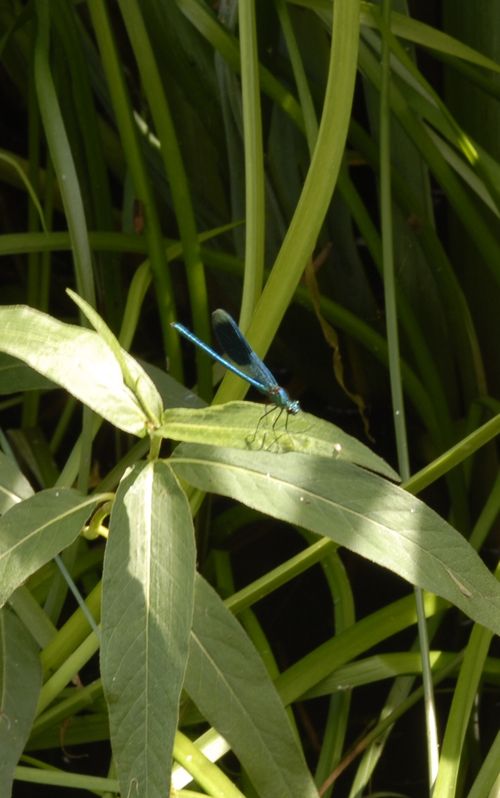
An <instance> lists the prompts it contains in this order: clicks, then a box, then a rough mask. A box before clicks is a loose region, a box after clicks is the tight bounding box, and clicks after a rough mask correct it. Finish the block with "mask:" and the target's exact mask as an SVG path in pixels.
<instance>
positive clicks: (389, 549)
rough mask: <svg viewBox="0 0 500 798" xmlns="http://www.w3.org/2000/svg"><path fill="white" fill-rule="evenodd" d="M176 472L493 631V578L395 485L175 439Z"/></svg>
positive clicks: (461, 541) (498, 609)
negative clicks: (328, 543) (383, 571)
mask: <svg viewBox="0 0 500 798" xmlns="http://www.w3.org/2000/svg"><path fill="white" fill-rule="evenodd" d="M170 462H171V464H172V467H173V468H174V469H175V472H176V473H177V474H178V475H179V477H181V478H182V479H184V480H186V482H189V483H190V484H192V485H194V486H195V487H197V488H199V489H200V490H203V491H212V492H214V493H221V494H222V495H224V496H231V497H232V498H234V499H237V500H238V501H240V502H242V503H243V504H246V505H247V506H249V507H252V508H254V509H256V510H260V511H261V512H264V513H268V514H269V515H271V516H273V517H275V518H280V519H282V520H284V521H288V522H289V523H291V524H297V525H299V526H303V527H305V528H306V529H309V530H311V531H312V532H315V533H317V534H318V535H323V536H325V537H328V538H331V539H332V540H334V541H336V542H337V543H338V544H339V545H341V546H346V547H347V548H348V549H350V550H351V551H354V552H356V553H357V554H360V555H361V556H362V557H365V558H366V559H368V560H372V561H373V562H376V563H378V564H379V565H382V566H383V567H384V568H389V569H390V570H391V571H394V573H396V574H399V575H400V576H401V577H402V578H403V579H406V580H407V581H408V582H410V583H411V584H413V585H418V586H419V587H421V588H423V589H424V590H430V591H432V592H433V593H436V594H437V595H438V596H442V597H443V598H445V599H448V600H449V601H451V602H452V603H453V604H455V605H456V606H457V607H460V609H461V610H463V612H465V613H466V615H468V616H469V617H470V618H472V619H473V620H475V621H477V622H478V623H480V624H482V625H483V626H486V627H488V628H489V629H491V630H492V631H494V632H496V633H498V632H500V584H499V583H498V582H497V580H496V579H495V578H494V577H493V576H492V574H491V573H490V572H489V571H488V569H487V568H486V566H485V565H484V564H483V563H482V561H481V559H480V558H479V556H478V555H477V554H476V552H475V551H474V550H473V549H472V547H471V546H470V545H469V544H468V543H467V541H466V540H465V538H463V537H462V535H460V534H459V533H458V532H456V530H454V529H453V527H451V526H450V525H449V524H448V523H446V521H444V520H443V519H442V518H441V517H440V516H439V515H437V513H435V512H434V511H433V510H431V509H430V508H429V507H427V505H425V504H424V503H423V502H421V501H420V500H419V499H417V498H416V497H415V496H411V495H410V494H409V493H407V492H406V491H405V490H403V489H402V488H399V487H397V486H396V485H393V484H392V483H390V482H387V481H386V480H383V479H381V478H380V477H378V476H376V475H375V474H371V473H369V472H367V471H364V470H362V469H360V468H357V467H356V466H354V465H351V464H349V463H345V462H340V461H339V460H332V459H328V458H325V457H311V456H306V455H304V454H300V453H296V452H290V453H288V454H280V455H276V454H272V453H268V452H245V451H241V450H237V449H216V448H215V447H211V446H200V445H190V444H181V445H180V446H179V447H178V448H177V449H176V451H175V454H174V457H173V458H172V459H171V461H170Z"/></svg>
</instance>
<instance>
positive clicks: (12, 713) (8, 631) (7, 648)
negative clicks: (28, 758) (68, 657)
mask: <svg viewBox="0 0 500 798" xmlns="http://www.w3.org/2000/svg"><path fill="white" fill-rule="evenodd" d="M41 684H42V669H41V667H40V658H39V656H38V648H37V646H36V644H35V641H34V640H33V638H32V637H31V635H30V634H29V632H28V631H27V630H26V627H25V626H24V625H23V624H22V623H21V621H20V620H19V619H18V618H17V616H16V615H14V613H13V612H11V611H10V610H9V609H3V610H0V707H1V715H0V751H1V752H2V755H1V756H0V794H1V795H5V796H9V795H10V794H11V792H12V781H13V777H14V770H15V767H16V765H17V763H18V761H19V757H20V756H21V754H22V752H23V750H24V746H25V745H26V740H27V739H28V737H29V733H30V731H31V726H32V724H33V720H34V717H35V711H36V706H37V701H38V695H39V692H40V687H41Z"/></svg>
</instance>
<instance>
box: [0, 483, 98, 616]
mask: <svg viewBox="0 0 500 798" xmlns="http://www.w3.org/2000/svg"><path fill="white" fill-rule="evenodd" d="M99 501H100V497H99V496H83V495H82V494H81V493H79V492H78V491H76V490H72V489H69V488H50V489H49V490H42V491H40V492H39V493H36V494H35V495H34V496H31V497H30V498H28V499H25V500H24V501H22V502H20V503H19V504H16V505H14V506H13V507H11V508H10V510H8V511H7V512H6V513H5V515H4V516H2V518H0V607H2V606H3V605H4V604H5V602H6V601H7V599H8V598H9V596H10V595H11V594H12V593H13V592H14V590H16V588H18V587H19V585H22V584H23V582H25V581H26V579H27V578H28V577H29V576H31V574H33V573H34V572H35V571H37V570H38V569H39V568H41V567H42V565H45V563H47V562H49V560H51V559H52V558H53V557H55V556H56V554H59V552H60V551H62V550H63V549H65V548H67V546H69V545H70V544H71V543H73V541H74V540H75V539H76V538H77V536H78V534H79V533H80V530H81V528H82V527H83V525H84V523H85V521H86V520H87V518H88V517H89V515H90V514H91V513H92V511H93V509H94V507H95V506H96V504H98V502H99Z"/></svg>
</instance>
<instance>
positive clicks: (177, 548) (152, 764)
mask: <svg viewBox="0 0 500 798" xmlns="http://www.w3.org/2000/svg"><path fill="white" fill-rule="evenodd" d="M194 571H195V549H194V536H193V523H192V519H191V513H190V510H189V504H188V502H187V499H186V496H185V494H184V493H183V491H182V490H181V488H180V487H179V485H178V483H177V480H176V478H175V476H174V475H173V473H172V471H171V469H170V468H169V466H168V465H165V464H164V463H161V462H156V463H147V464H138V465H136V466H135V467H134V468H133V469H132V471H131V472H129V473H128V474H127V475H126V476H125V478H124V480H123V482H122V483H121V485H120V487H119V489H118V492H117V495H116V500H115V504H114V506H113V511H112V514H111V520H110V530H109V539H108V544H107V546H106V554H105V559H104V574H103V598H102V644H101V672H102V680H103V685H104V690H105V695H106V700H107V702H108V708H109V718H110V730H111V744H112V748H113V755H114V758H115V762H116V767H117V772H118V778H119V781H120V785H121V789H122V794H123V795H129V794H130V795H133V794H134V792H135V794H136V795H141V796H142V795H144V796H148V798H164V797H165V795H168V791H169V784H170V769H171V760H172V748H173V740H174V735H175V731H176V728H177V719H178V703H179V696H180V691H181V687H182V682H183V679H184V671H185V667H186V660H187V655H188V644H189V633H190V630H191V621H192V612H193V593H194V587H193V580H194Z"/></svg>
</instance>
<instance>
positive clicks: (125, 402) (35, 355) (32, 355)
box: [0, 305, 162, 437]
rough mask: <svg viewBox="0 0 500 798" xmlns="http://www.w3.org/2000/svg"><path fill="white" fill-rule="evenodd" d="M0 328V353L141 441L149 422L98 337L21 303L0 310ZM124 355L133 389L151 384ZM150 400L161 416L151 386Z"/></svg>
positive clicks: (140, 370) (104, 344) (93, 333)
mask: <svg viewBox="0 0 500 798" xmlns="http://www.w3.org/2000/svg"><path fill="white" fill-rule="evenodd" d="M0 328H1V330H2V336H1V339H0V350H1V351H3V352H7V353H8V354H10V355H14V356H15V357H18V358H20V359H21V360H23V361H24V362H25V363H27V364H28V365H29V366H31V367H32V368H34V369H35V370H36V371H38V372H39V373H40V374H43V375H44V376H45V377H47V378H49V379H51V380H53V381H54V382H56V383H57V384H58V385H62V386H63V388H66V390H67V391H69V393H71V394H72V395H73V396H76V398H77V399H79V400H80V401H82V402H84V403H85V404H86V405H88V406H89V407H91V408H92V410H95V412H96V413H99V415H101V416H102V417H103V418H105V419H107V420H108V421H110V422H111V423H112V424H114V425H115V426H117V427H119V428H120V429H122V430H124V431H125V432H130V433H132V434H133V435H138V436H139V437H143V436H144V435H146V433H147V432H148V427H149V426H150V419H149V418H148V416H147V414H146V412H145V410H144V409H143V407H142V406H141V403H140V401H139V400H138V399H137V397H136V396H135V395H134V393H133V392H132V391H131V390H130V388H128V387H127V386H126V384H125V382H124V378H123V374H122V372H121V369H120V365H119V363H118V361H117V360H116V358H115V356H114V355H113V352H112V351H111V349H110V348H109V346H108V345H107V344H106V343H105V342H104V341H103V340H102V338H101V337H100V336H99V335H98V334H97V333H95V332H92V331H90V330H85V329H83V328H81V327H77V326H75V325H73V324H64V323H63V322H61V321H58V320H57V319H53V318H52V317H51V316H48V315H46V314H45V313H41V312H40V311H38V310H33V308H29V307H26V306H23V305H14V306H5V307H3V308H0ZM123 356H124V358H125V360H126V363H127V366H128V370H129V372H130V374H131V375H132V376H133V379H134V382H135V385H136V386H138V385H139V384H141V386H146V385H148V386H149V385H151V386H152V385H153V384H152V383H151V380H150V379H149V377H148V376H147V375H146V373H145V372H144V370H143V369H142V368H141V367H140V366H139V364H138V363H137V362H136V361H135V360H134V358H132V357H131V356H130V355H129V354H128V353H127V352H124V353H123ZM148 390H149V389H148ZM150 396H151V397H152V398H151V404H152V406H151V410H152V412H153V413H154V414H155V416H156V417H157V418H159V417H160V414H161V410H162V408H161V400H160V397H159V395H158V393H157V391H156V389H155V388H154V386H153V387H152V388H151V390H150ZM155 396H156V397H157V399H156V400H154V397H155Z"/></svg>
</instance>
